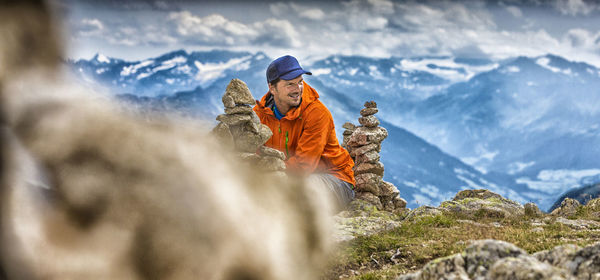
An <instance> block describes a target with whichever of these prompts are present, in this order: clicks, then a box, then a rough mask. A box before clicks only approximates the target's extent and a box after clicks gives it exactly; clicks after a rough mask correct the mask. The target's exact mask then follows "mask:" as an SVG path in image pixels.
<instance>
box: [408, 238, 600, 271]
mask: <svg viewBox="0 0 600 280" xmlns="http://www.w3.org/2000/svg"><path fill="white" fill-rule="evenodd" d="M397 279H402V280H408V279H414V280H434V279H436V280H437V279H481V280H487V279H490V280H496V279H511V280H512V279H515V280H518V279H540V280H541V279H557V280H558V279H600V243H595V244H593V245H590V246H587V247H585V248H583V249H580V248H579V247H577V246H576V245H562V246H557V247H555V248H554V249H551V250H547V251H542V252H538V253H535V254H534V255H533V256H532V255H529V254H527V253H526V252H525V251H524V250H522V249H520V248H518V247H516V246H515V245H513V244H510V243H507V242H504V241H499V240H478V241H475V242H473V243H472V244H471V245H470V246H468V247H467V248H466V249H465V250H464V251H463V252H462V253H460V254H456V255H452V256H449V257H444V258H439V259H436V260H433V261H430V262H429V263H427V264H426V265H425V266H424V267H423V269H421V270H420V271H417V272H415V273H411V274H407V275H401V276H399V277H398V278H397Z"/></svg>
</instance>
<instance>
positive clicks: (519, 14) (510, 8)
mask: <svg viewBox="0 0 600 280" xmlns="http://www.w3.org/2000/svg"><path fill="white" fill-rule="evenodd" d="M506 10H507V11H508V12H509V13H510V14H511V15H512V16H513V17H516V18H521V17H523V12H521V9H519V8H518V7H515V6H506Z"/></svg>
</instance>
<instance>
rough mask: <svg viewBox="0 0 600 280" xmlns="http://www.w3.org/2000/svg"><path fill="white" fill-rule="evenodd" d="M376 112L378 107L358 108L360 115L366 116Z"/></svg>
mask: <svg viewBox="0 0 600 280" xmlns="http://www.w3.org/2000/svg"><path fill="white" fill-rule="evenodd" d="M377 112H379V109H377V108H364V109H362V110H360V115H361V116H363V117H366V116H371V115H375V114H377Z"/></svg>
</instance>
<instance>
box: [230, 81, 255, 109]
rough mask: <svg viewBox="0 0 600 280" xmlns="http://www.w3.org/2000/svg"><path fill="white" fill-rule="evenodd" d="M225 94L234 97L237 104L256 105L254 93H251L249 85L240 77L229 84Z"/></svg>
mask: <svg viewBox="0 0 600 280" xmlns="http://www.w3.org/2000/svg"><path fill="white" fill-rule="evenodd" d="M225 95H226V96H230V97H231V98H233V102H234V103H235V104H236V105H241V104H245V105H254V104H256V100H255V99H254V97H253V96H252V93H250V89H248V86H247V85H246V83H244V82H243V81H242V80H240V79H232V80H231V82H229V85H228V86H227V89H226V90H225Z"/></svg>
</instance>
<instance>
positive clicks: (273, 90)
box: [267, 83, 275, 94]
mask: <svg viewBox="0 0 600 280" xmlns="http://www.w3.org/2000/svg"><path fill="white" fill-rule="evenodd" d="M267 85H269V92H270V93H271V94H273V93H274V92H275V86H274V85H272V84H271V83H267Z"/></svg>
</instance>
